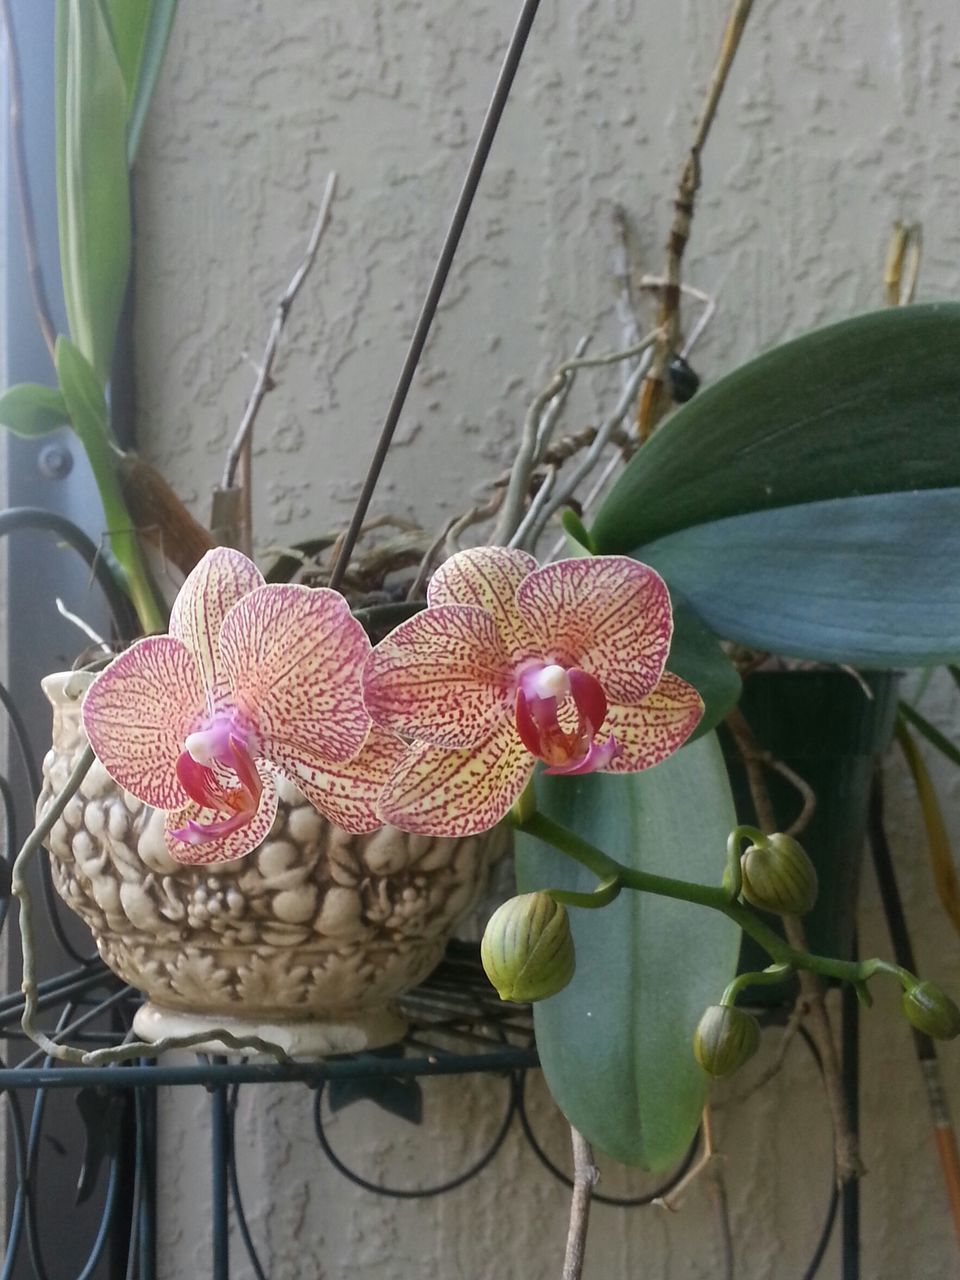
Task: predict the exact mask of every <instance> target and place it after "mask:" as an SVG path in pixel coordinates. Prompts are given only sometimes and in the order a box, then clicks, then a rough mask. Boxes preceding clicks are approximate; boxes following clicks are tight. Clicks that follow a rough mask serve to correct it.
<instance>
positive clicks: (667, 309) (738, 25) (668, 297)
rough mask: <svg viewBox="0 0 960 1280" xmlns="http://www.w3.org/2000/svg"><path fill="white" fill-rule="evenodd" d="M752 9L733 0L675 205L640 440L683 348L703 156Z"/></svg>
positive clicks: (743, 0)
mask: <svg viewBox="0 0 960 1280" xmlns="http://www.w3.org/2000/svg"><path fill="white" fill-rule="evenodd" d="M752 7H753V0H734V3H733V8H732V9H731V11H730V17H729V18H728V19H727V26H726V30H725V31H724V33H723V40H722V42H721V45H720V52H719V54H718V55H717V62H716V66H715V67H714V69H713V75H712V77H711V79H710V85H709V87H708V89H707V96H706V99H705V101H704V104H703V109H702V111H701V112H700V119H699V121H698V122H697V128H696V132H695V133H694V136H693V142H692V143H691V146H690V151H689V154H688V155H687V159H686V162H685V164H684V166H683V172H682V173H681V175H680V182H679V184H678V186H677V194H676V196H675V198H674V202H673V207H674V214H673V224H672V226H671V228H670V235H669V237H668V239H667V261H666V270H665V271H664V276H665V283H664V286H663V290H662V292H661V294H660V317H659V325H660V329H661V333H662V337H661V339H660V341H659V342H658V343H657V345H656V346H655V348H654V352H653V360H652V361H651V364H650V368H649V370H648V372H647V376H646V378H645V379H644V382H643V386H642V387H641V388H640V397H639V402H638V405H637V430H638V432H639V434H640V439H641V440H646V439H647V438H648V437H649V436H650V435H651V434H652V432H653V430H654V428H655V427H656V425H657V422H658V421H659V419H660V417H661V416H662V415H663V412H664V408H665V405H664V395H663V375H664V370H665V369H666V367H667V361H668V360H669V358H670V355H671V353H672V352H674V351H676V350H678V348H679V345H680V273H681V266H682V263H683V255H684V252H685V251H686V247H687V241H688V240H689V238H690V227H691V224H692V222H693V213H694V206H695V203H696V197H697V192H698V190H699V189H700V156H701V153H702V152H703V148H704V145H705V143H706V141H707V137H708V135H709V133H710V128H711V126H712V124H713V121H714V118H715V117H716V114H717V107H718V106H719V103H720V97H721V95H722V94H723V90H724V86H725V85H726V83H727V77H728V75H729V74H730V68H731V67H732V66H733V60H734V58H735V57H736V53H737V49H738V48H739V47H740V40H741V37H742V36H743V32H744V28H745V27H746V24H747V19H748V18H749V16H750V10H751V9H752Z"/></svg>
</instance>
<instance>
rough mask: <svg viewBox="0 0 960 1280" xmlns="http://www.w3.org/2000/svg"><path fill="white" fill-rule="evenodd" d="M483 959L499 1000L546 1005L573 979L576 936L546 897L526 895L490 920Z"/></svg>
mask: <svg viewBox="0 0 960 1280" xmlns="http://www.w3.org/2000/svg"><path fill="white" fill-rule="evenodd" d="M480 959H481V960H482V962H483V968H484V971H485V972H486V975H487V977H488V978H489V979H490V981H491V982H492V983H493V985H494V986H495V987H496V989H497V991H498V992H499V993H500V999H501V1000H514V1001H516V1002H517V1003H518V1004H524V1003H526V1002H527V1001H533V1000H545V999H546V998H547V996H553V995H556V993H557V992H558V991H562V990H563V988H564V987H565V986H566V985H567V983H568V982H569V981H570V979H571V978H572V977H573V970H574V966H575V961H574V954H573V936H572V935H571V933H570V922H569V921H568V919H567V912H566V909H565V908H564V907H562V906H561V905H560V904H559V903H558V902H554V900H553V898H551V897H550V895H549V894H548V893H522V894H520V895H519V896H518V897H516V898H510V899H509V900H508V901H507V902H505V903H504V904H503V905H502V906H500V907H498V908H497V910H496V911H495V912H494V913H493V915H492V916H491V917H490V919H489V921H488V922H487V927H486V929H484V931H483V941H482V942H481V943H480Z"/></svg>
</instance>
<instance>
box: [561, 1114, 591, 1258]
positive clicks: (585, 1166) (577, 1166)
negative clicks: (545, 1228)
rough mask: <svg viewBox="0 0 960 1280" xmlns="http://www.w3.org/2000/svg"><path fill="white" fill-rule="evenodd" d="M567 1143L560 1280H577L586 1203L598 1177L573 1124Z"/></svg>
mask: <svg viewBox="0 0 960 1280" xmlns="http://www.w3.org/2000/svg"><path fill="white" fill-rule="evenodd" d="M570 1141H571V1143H572V1145H573V1194H572V1196H571V1198H570V1223H569V1226H568V1227H567V1249H566V1253H565V1255H564V1259H563V1277H562V1280H580V1277H581V1276H582V1275H583V1258H584V1253H585V1251H586V1247H587V1226H588V1225H589V1221H590V1201H591V1199H592V1198H593V1188H594V1187H595V1186H596V1185H597V1182H598V1180H599V1178H600V1174H599V1172H598V1170H597V1166H596V1165H595V1164H594V1161H593V1152H592V1151H591V1149H590V1144H589V1143H588V1142H587V1140H586V1138H585V1137H584V1136H583V1134H582V1133H580V1132H579V1131H578V1130H577V1129H575V1128H574V1127H573V1125H571V1126H570Z"/></svg>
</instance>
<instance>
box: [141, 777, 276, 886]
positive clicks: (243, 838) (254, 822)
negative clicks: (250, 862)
mask: <svg viewBox="0 0 960 1280" xmlns="http://www.w3.org/2000/svg"><path fill="white" fill-rule="evenodd" d="M261 782H262V784H263V790H262V791H261V793H260V804H259V806H258V808H257V811H256V813H255V814H254V815H253V816H252V817H251V818H250V819H248V820H247V821H246V822H244V823H242V824H241V825H240V826H238V827H237V828H236V830H234V831H229V832H228V833H227V834H226V835H221V836H216V837H214V838H212V839H200V840H198V841H197V842H196V843H194V842H192V841H190V840H183V839H180V838H178V837H177V835H175V832H177V831H186V830H189V829H190V827H191V825H192V824H197V825H198V826H200V827H207V826H213V825H214V824H216V823H220V822H223V820H224V814H223V813H222V812H220V811H219V810H216V809H205V808H203V807H202V806H201V805H199V804H197V803H196V802H195V801H193V800H191V801H189V802H188V803H187V804H185V805H184V806H183V807H182V808H180V809H177V810H176V811H174V812H171V813H168V814H166V816H165V821H164V829H163V834H164V842H165V844H166V846H167V852H168V853H169V854H170V856H171V857H172V858H175V859H176V861H177V862H184V863H187V864H188V865H190V866H207V865H209V864H210V863H212V862H229V861H231V860H232V859H233V858H242V857H243V856H244V854H246V853H250V852H251V851H252V850H254V849H256V847H257V846H258V845H260V844H262V843H263V842H264V840H265V839H266V838H267V836H268V835H269V834H270V830H271V828H272V827H273V823H274V820H275V819H276V816H277V789H276V787H275V786H274V784H273V779H272V778H271V777H270V775H269V774H268V773H267V772H266V771H265V770H263V771H262V772H261ZM231 816H232V815H231ZM228 821H229V819H228Z"/></svg>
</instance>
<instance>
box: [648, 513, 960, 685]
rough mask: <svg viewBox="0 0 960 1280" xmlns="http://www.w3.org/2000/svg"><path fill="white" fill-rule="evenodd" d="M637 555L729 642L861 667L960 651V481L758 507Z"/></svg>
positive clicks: (919, 661)
mask: <svg viewBox="0 0 960 1280" xmlns="http://www.w3.org/2000/svg"><path fill="white" fill-rule="evenodd" d="M637 554H638V555H639V556H640V558H641V559H642V560H644V561H646V562H647V563H649V564H651V565H653V567H654V568H655V569H657V570H658V571H659V572H660V573H662V574H663V576H664V577H665V578H666V580H667V582H668V583H669V584H670V586H671V588H675V589H676V590H677V591H678V592H679V593H680V594H681V595H682V596H683V597H684V599H685V600H686V601H687V602H688V603H689V604H690V605H691V606H692V607H693V608H694V609H695V610H696V612H697V613H698V614H699V615H700V617H701V618H702V619H703V621H704V622H705V623H706V624H707V626H709V627H710V628H711V630H713V631H714V632H715V633H716V634H717V635H718V636H722V637H723V638H724V639H725V640H735V641H737V642H738V643H740V644H744V645H747V646H749V647H750V648H754V649H759V650H765V651H768V652H770V653H779V654H784V655H786V656H788V657H793V658H812V659H814V660H818V661H824V662H841V663H848V664H850V665H851V666H861V667H917V666H930V665H936V664H939V663H942V662H951V661H956V660H957V659H958V658H960V576H958V575H957V573H956V565H957V564H958V563H960V488H954V489H919V490H917V491H915V492H910V493H879V494H871V495H869V496H866V497H858V498H841V499H836V500H834V501H830V502H810V503H806V504H804V505H803V506H796V507H783V508H782V509H780V510H777V511H756V512H753V513H751V514H749V515H742V516H732V517H731V518H730V519H727V520H716V521H713V522H712V523H709V524H701V525H696V526H694V527H693V528H690V529H683V530H681V531H680V532H678V533H672V534H669V535H668V536H667V537H665V538H661V539H659V540H658V541H657V542H654V543H650V544H649V545H647V546H645V547H641V548H640V549H639V551H638V552H637Z"/></svg>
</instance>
